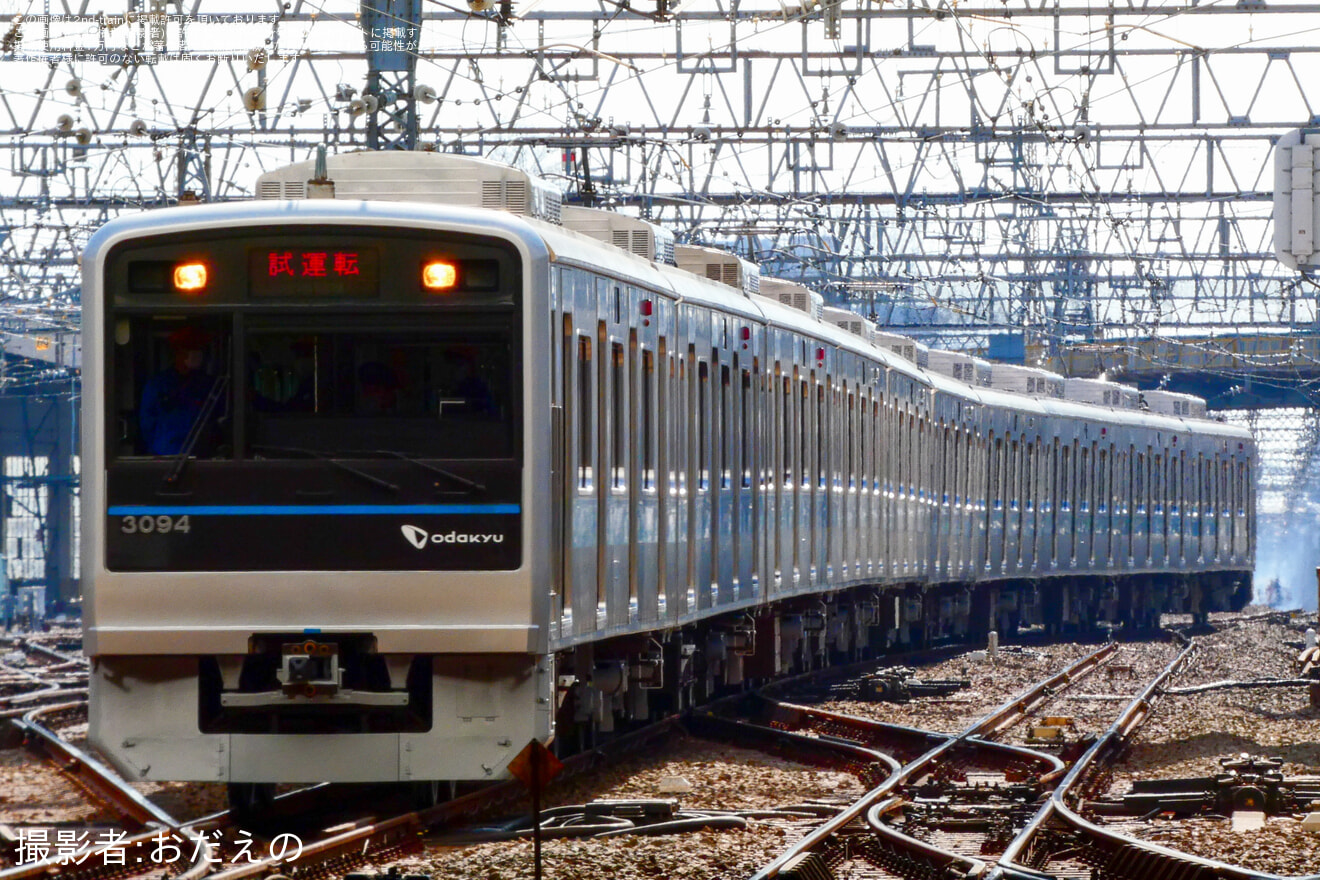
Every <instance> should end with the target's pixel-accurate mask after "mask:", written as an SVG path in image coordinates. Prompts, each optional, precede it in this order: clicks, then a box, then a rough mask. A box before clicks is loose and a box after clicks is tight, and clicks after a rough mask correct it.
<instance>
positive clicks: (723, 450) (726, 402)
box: [719, 365, 733, 489]
mask: <svg viewBox="0 0 1320 880" xmlns="http://www.w3.org/2000/svg"><path fill="white" fill-rule="evenodd" d="M732 394H733V388H732V386H731V385H730V381H729V368H728V366H727V365H721V366H720V438H719V446H720V488H721V489H728V488H729V487H730V485H732V482H733V473H732V468H731V467H730V464H729V458H730V456H731V453H732V449H731V448H730V447H731V446H732V444H733V437H732V436H731V435H730V433H729V417H730V416H731V415H732V413H731V412H730V410H731V409H732V402H731V401H730V399H729V398H730V396H731V395H732Z"/></svg>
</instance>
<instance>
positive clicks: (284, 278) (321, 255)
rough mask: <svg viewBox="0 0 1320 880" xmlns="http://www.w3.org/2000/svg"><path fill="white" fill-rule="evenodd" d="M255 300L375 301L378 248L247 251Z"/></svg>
mask: <svg viewBox="0 0 1320 880" xmlns="http://www.w3.org/2000/svg"><path fill="white" fill-rule="evenodd" d="M248 283H249V289H250V291H251V293H252V295H253V296H269V297H286V296H296V297H374V296H377V295H378V294H379V292H380V255H379V253H378V252H377V251H376V249H375V248H358V247H352V248H350V247H297V248H287V247H276V248H257V249H253V250H250V251H248Z"/></svg>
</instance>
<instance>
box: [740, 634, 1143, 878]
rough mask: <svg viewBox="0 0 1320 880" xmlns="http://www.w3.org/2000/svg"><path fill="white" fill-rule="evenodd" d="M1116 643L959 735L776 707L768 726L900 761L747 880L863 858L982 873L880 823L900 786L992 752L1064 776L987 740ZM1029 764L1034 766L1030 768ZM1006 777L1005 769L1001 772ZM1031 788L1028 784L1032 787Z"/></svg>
mask: <svg viewBox="0 0 1320 880" xmlns="http://www.w3.org/2000/svg"><path fill="white" fill-rule="evenodd" d="M1116 650H1117V646H1116V645H1114V644H1112V643H1111V644H1107V645H1105V646H1103V647H1101V648H1100V649H1099V650H1097V651H1094V652H1092V653H1090V654H1088V655H1087V656H1085V657H1083V658H1081V659H1080V660H1078V661H1076V662H1074V663H1072V664H1070V665H1069V666H1068V667H1067V668H1065V669H1063V670H1061V671H1059V672H1056V673H1054V674H1052V675H1050V676H1048V677H1047V678H1045V679H1043V680H1041V681H1038V682H1036V683H1035V684H1034V685H1032V686H1031V687H1029V688H1027V689H1026V690H1025V691H1023V692H1022V693H1020V694H1017V695H1016V696H1014V697H1012V698H1011V699H1009V700H1008V701H1007V702H1005V703H1003V704H1002V705H1000V706H998V707H996V708H995V709H994V710H992V711H991V712H989V713H987V714H985V715H984V716H982V717H981V718H980V719H978V720H977V721H975V722H974V723H973V724H971V725H970V726H968V727H967V728H966V729H965V730H963V731H961V732H960V733H957V734H952V735H943V734H933V733H929V732H926V731H917V730H914V729H912V728H904V727H901V726H898V725H890V724H882V723H880V722H872V721H866V720H864V719H855V718H848V717H847V716H841V715H837V714H835V713H829V712H823V711H820V710H815V709H808V708H804V707H794V706H781V707H776V708H775V711H774V713H773V715H772V720H771V723H772V725H774V726H776V727H778V728H779V729H785V728H788V727H790V726H794V727H799V728H801V729H808V730H813V731H815V732H816V734H817V735H818V736H819V735H821V734H823V735H825V736H830V737H839V734H840V733H843V734H845V736H844V737H841V738H844V739H847V738H849V737H848V735H851V736H860V737H865V740H864V742H865V743H866V744H867V745H871V746H872V747H876V746H880V747H883V748H891V749H894V750H896V751H898V752H899V753H900V754H904V757H905V762H904V763H902V764H901V765H900V766H899V767H898V768H897V769H895V770H894V771H893V772H891V773H889V774H888V775H887V776H886V777H885V778H884V779H883V780H882V781H880V782H879V783H878V784H877V785H876V786H875V787H874V788H872V789H871V790H870V791H868V792H866V793H865V794H864V795H863V796H862V797H861V798H859V799H858V800H857V801H855V802H854V803H853V804H852V805H850V806H849V807H847V808H846V809H844V810H841V811H840V812H839V813H838V815H836V816H835V817H833V818H832V819H830V820H828V821H826V822H823V823H821V825H819V826H818V827H817V828H816V829H815V830H814V831H812V832H811V833H809V834H807V835H806V836H804V837H803V838H802V839H801V840H799V841H797V842H796V843H795V844H794V845H792V846H791V847H789V848H788V849H787V850H785V851H784V852H783V853H781V854H780V855H779V856H778V857H777V858H775V859H774V860H773V861H772V862H770V863H769V864H768V865H766V866H765V867H763V868H762V869H761V870H760V871H758V872H757V873H756V874H755V875H754V877H753V880H771V878H776V877H781V876H782V877H807V876H811V872H816V875H817V876H821V874H820V872H821V871H822V870H823V869H824V867H825V866H837V865H838V864H840V863H842V862H844V861H854V860H861V861H864V862H866V863H869V864H870V865H871V866H872V867H874V868H877V869H880V870H881V871H884V872H887V873H888V874H889V876H899V877H927V876H929V877H935V876H967V877H974V876H981V875H983V874H984V873H985V872H986V870H987V867H988V866H987V863H986V862H985V861H984V860H982V859H980V858H979V857H976V856H971V855H968V854H966V853H964V852H961V851H957V850H954V849H952V848H945V847H941V846H939V845H936V844H933V843H929V842H927V841H924V840H920V839H917V838H915V837H912V836H909V835H907V834H905V833H903V832H902V831H899V830H897V829H896V828H894V827H893V826H892V825H890V824H889V823H888V822H887V821H886V816H888V815H890V814H892V813H894V812H896V811H897V810H899V809H900V808H901V807H902V806H903V805H904V804H905V803H906V802H907V800H906V799H905V796H904V792H905V791H906V790H907V789H909V788H913V787H915V786H917V785H918V784H919V783H921V782H923V781H925V780H927V779H933V778H937V777H940V776H941V775H942V776H943V777H944V778H945V779H946V780H947V779H950V778H952V777H953V776H955V775H960V774H961V775H964V778H965V768H967V767H969V766H972V765H975V764H977V763H978V761H979V762H981V763H985V762H984V759H980V758H978V757H977V756H978V754H980V753H986V754H989V755H991V756H993V757H992V758H991V759H990V761H989V766H990V767H998V768H1000V769H1002V770H1004V771H1007V770H1010V769H1013V768H1016V769H1017V770H1018V771H1019V772H1022V773H1023V775H1024V777H1025V778H1029V779H1032V780H1034V783H1033V785H1040V784H1043V783H1045V782H1047V781H1049V780H1052V779H1056V778H1058V777H1060V776H1062V775H1063V772H1064V766H1063V764H1062V762H1060V761H1059V760H1058V759H1057V758H1055V757H1053V756H1051V755H1045V754H1040V753H1035V752H1033V751H1032V750H1029V749H1025V748H1022V747H1020V746H1007V745H1004V744H1000V743H993V742H990V741H989V740H988V739H987V738H988V737H993V736H996V735H998V734H1000V733H1002V732H1003V731H1005V730H1007V729H1008V728H1010V727H1012V726H1013V725H1014V724H1016V723H1018V722H1019V721H1021V720H1022V719H1023V718H1025V717H1027V715H1028V714H1030V713H1031V712H1034V711H1035V710H1036V709H1037V708H1038V707H1039V706H1041V705H1042V704H1044V703H1045V702H1046V701H1048V700H1049V699H1050V698H1052V696H1053V695H1054V694H1055V693H1056V692H1057V691H1058V690H1059V689H1060V688H1062V687H1065V686H1067V685H1068V684H1070V683H1072V682H1073V681H1075V680H1077V679H1078V678H1080V677H1083V676H1085V675H1086V674H1087V673H1089V672H1091V671H1093V670H1094V669H1096V668H1097V667H1098V666H1099V665H1100V664H1102V663H1104V662H1105V661H1107V660H1108V659H1109V658H1111V657H1112V656H1113V655H1114V653H1115V651H1116ZM1033 770H1034V772H1033ZM1005 778H1007V773H1005ZM1030 788H1031V786H1029V787H1028V790H1030Z"/></svg>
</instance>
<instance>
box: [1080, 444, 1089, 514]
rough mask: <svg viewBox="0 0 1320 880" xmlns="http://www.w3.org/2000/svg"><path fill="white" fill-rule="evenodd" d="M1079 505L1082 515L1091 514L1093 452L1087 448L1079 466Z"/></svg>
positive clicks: (1083, 449) (1082, 454)
mask: <svg viewBox="0 0 1320 880" xmlns="http://www.w3.org/2000/svg"><path fill="white" fill-rule="evenodd" d="M1077 505H1078V507H1079V508H1080V510H1081V512H1082V513H1090V512H1091V450H1090V448H1088V447H1086V446H1083V447H1082V448H1081V458H1080V459H1079V461H1078V465H1077Z"/></svg>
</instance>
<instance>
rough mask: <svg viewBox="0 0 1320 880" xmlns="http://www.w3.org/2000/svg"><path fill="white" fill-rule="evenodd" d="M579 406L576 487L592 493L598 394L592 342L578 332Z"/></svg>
mask: <svg viewBox="0 0 1320 880" xmlns="http://www.w3.org/2000/svg"><path fill="white" fill-rule="evenodd" d="M577 342H578V344H577V377H576V378H577V382H576V385H577V405H578V420H577V425H578V426H577V434H578V461H577V471H578V478H577V487H578V491H579V492H590V491H591V490H592V488H593V485H594V478H595V472H594V466H595V451H594V447H595V443H594V440H595V434H596V431H595V422H596V420H595V416H594V409H595V407H594V406H593V404H594V403H595V397H596V395H595V390H594V389H593V388H592V385H593V384H594V383H593V381H592V379H593V375H594V370H593V369H592V339H591V337H590V336H589V335H587V334H585V333H581V332H579V333H578V335H577Z"/></svg>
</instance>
